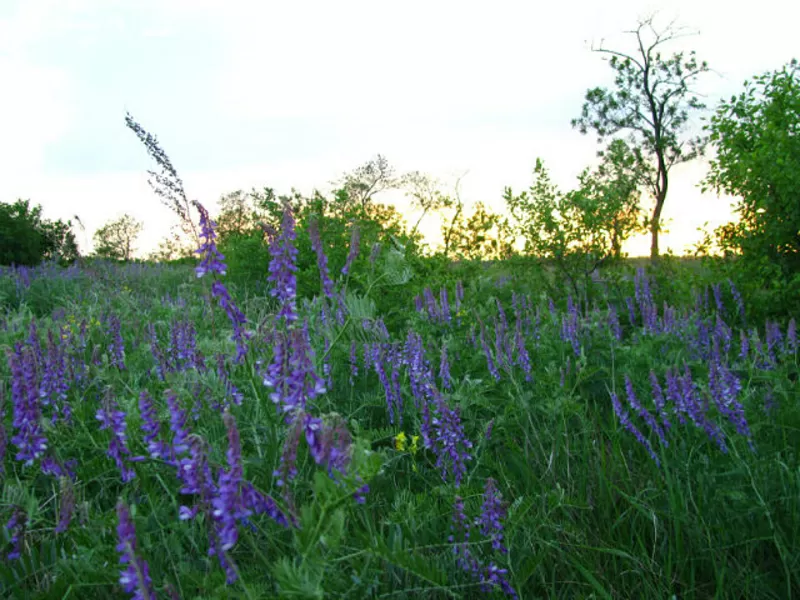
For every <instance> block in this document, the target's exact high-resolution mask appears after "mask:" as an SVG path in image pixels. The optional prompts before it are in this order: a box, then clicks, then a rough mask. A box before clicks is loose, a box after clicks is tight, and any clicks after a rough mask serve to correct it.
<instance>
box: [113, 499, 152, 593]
mask: <svg viewBox="0 0 800 600" xmlns="http://www.w3.org/2000/svg"><path fill="white" fill-rule="evenodd" d="M117 519H118V525H117V540H118V543H117V552H119V553H120V558H119V562H120V564H122V565H126V566H125V568H124V569H123V570H122V571H121V572H120V577H119V583H120V585H121V586H122V589H123V590H124V591H125V592H126V593H128V594H133V596H132V597H133V599H134V600H155V597H156V596H155V592H154V591H153V581H152V579H151V578H150V567H149V565H148V564H147V561H146V560H144V559H142V558H140V557H139V556H138V555H137V554H136V529H135V527H134V524H133V519H132V518H131V513H130V510H128V506H127V505H126V504H125V503H124V502H123V501H122V500H120V501H119V502H118V503H117Z"/></svg>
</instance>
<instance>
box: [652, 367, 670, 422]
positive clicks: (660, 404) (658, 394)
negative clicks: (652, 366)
mask: <svg viewBox="0 0 800 600" xmlns="http://www.w3.org/2000/svg"><path fill="white" fill-rule="evenodd" d="M650 387H651V388H652V389H653V403H654V404H655V405H656V411H657V412H658V416H659V417H661V423H662V424H663V425H664V430H665V431H666V430H668V429H669V428H670V427H672V424H671V423H670V422H669V419H668V418H667V412H666V410H665V408H664V405H665V404H666V403H665V401H664V390H663V389H662V388H661V384H660V383H659V382H658V376H657V375H656V374H655V371H650Z"/></svg>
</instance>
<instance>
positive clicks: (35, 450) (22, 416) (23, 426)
mask: <svg viewBox="0 0 800 600" xmlns="http://www.w3.org/2000/svg"><path fill="white" fill-rule="evenodd" d="M35 360H36V356H35V351H34V350H32V349H31V348H30V347H28V346H23V345H22V344H21V343H19V342H18V343H17V345H16V349H15V352H11V351H9V352H8V367H9V371H10V372H11V402H12V405H13V420H12V425H13V426H14V428H15V429H16V432H17V433H16V435H15V436H14V437H13V438H11V443H12V444H14V445H15V446H16V447H17V448H18V449H19V452H17V455H16V459H17V460H19V461H23V462H24V464H25V466H30V465H32V464H33V462H34V461H35V460H36V459H38V458H40V457H41V456H42V455H43V454H44V452H45V450H46V449H47V438H46V437H45V435H44V432H43V431H42V424H41V420H42V413H41V406H40V403H39V389H38V385H37V381H36V364H35Z"/></svg>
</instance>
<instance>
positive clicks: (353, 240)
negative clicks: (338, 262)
mask: <svg viewBox="0 0 800 600" xmlns="http://www.w3.org/2000/svg"><path fill="white" fill-rule="evenodd" d="M360 238H361V232H360V231H359V229H358V225H353V230H352V233H351V234H350V249H349V250H348V252H347V260H345V262H344V267H342V275H347V274H349V273H350V267H352V266H353V261H354V260H355V259H356V256H358V244H359V241H360ZM378 251H380V245H379V244H375V246H373V247H372V255H371V256H370V259H369V260H370V262H371V263H372V264H375V258H376V257H377V253H378Z"/></svg>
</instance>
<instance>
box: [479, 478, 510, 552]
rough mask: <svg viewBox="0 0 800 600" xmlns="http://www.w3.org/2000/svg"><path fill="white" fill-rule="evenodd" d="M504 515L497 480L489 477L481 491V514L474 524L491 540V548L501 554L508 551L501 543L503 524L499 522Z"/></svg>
mask: <svg viewBox="0 0 800 600" xmlns="http://www.w3.org/2000/svg"><path fill="white" fill-rule="evenodd" d="M505 516H506V512H505V508H504V506H503V502H502V500H501V498H500V495H499V494H498V492H497V482H496V481H495V480H494V479H492V478H491V477H489V478H488V479H487V480H486V487H485V488H484V492H483V506H482V508H481V515H480V517H478V519H477V521H476V524H477V525H478V526H479V527H480V528H481V533H482V534H483V535H485V536H487V537H489V538H490V539H491V540H492V548H493V549H494V550H499V551H500V552H501V553H503V554H506V553H508V548H506V547H505V545H504V544H503V524H502V523H501V521H502V519H504V518H505Z"/></svg>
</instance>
